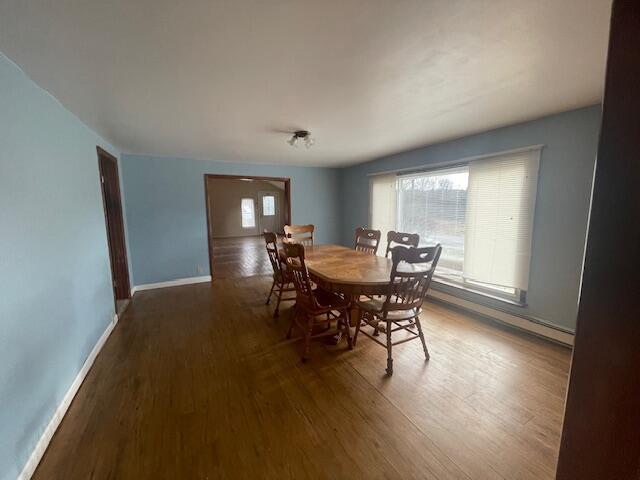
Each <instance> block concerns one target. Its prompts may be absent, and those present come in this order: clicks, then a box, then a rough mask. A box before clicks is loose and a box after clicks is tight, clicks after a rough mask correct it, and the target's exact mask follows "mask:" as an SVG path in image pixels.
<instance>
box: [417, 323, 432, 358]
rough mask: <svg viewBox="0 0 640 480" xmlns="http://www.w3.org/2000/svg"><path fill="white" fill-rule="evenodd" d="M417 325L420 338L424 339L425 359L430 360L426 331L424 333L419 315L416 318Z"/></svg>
mask: <svg viewBox="0 0 640 480" xmlns="http://www.w3.org/2000/svg"><path fill="white" fill-rule="evenodd" d="M415 322H416V326H417V327H418V335H420V340H421V341H422V349H423V350H424V358H425V360H429V357H430V355H429V349H428V348H427V342H425V340H424V333H422V325H421V324H420V319H419V318H418V317H416V318H415Z"/></svg>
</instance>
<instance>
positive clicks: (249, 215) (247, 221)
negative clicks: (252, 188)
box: [240, 198, 256, 228]
mask: <svg viewBox="0 0 640 480" xmlns="http://www.w3.org/2000/svg"><path fill="white" fill-rule="evenodd" d="M240 209H241V211H242V228H255V226H256V212H255V206H254V204H253V198H243V199H242V201H241V203H240Z"/></svg>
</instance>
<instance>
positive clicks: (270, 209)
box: [262, 195, 276, 217]
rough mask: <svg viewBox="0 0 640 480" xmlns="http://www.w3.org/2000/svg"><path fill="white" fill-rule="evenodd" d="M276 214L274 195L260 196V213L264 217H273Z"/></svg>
mask: <svg viewBox="0 0 640 480" xmlns="http://www.w3.org/2000/svg"><path fill="white" fill-rule="evenodd" d="M275 214H276V197H274V196H273V195H264V196H263V197H262V215H263V216H265V217H273V216H274V215H275Z"/></svg>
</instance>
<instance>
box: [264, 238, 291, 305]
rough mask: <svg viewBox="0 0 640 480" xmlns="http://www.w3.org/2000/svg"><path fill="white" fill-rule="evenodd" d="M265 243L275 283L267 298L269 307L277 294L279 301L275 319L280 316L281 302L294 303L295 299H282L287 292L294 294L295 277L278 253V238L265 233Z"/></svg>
mask: <svg viewBox="0 0 640 480" xmlns="http://www.w3.org/2000/svg"><path fill="white" fill-rule="evenodd" d="M264 242H265V245H266V247H267V255H268V256H269V262H271V267H272V268H273V283H272V284H271V290H270V291H269V296H268V297H267V305H269V302H270V301H271V296H272V295H273V294H274V293H276V294H277V296H278V301H277V303H276V310H275V311H274V312H273V316H274V318H275V317H277V316H278V315H279V314H280V302H288V301H294V300H295V297H290V298H282V294H283V293H285V292H294V291H295V287H294V286H293V277H292V276H291V274H290V273H289V271H288V270H287V266H286V263H283V262H282V259H281V257H280V255H279V252H278V237H277V236H276V234H275V233H273V232H264Z"/></svg>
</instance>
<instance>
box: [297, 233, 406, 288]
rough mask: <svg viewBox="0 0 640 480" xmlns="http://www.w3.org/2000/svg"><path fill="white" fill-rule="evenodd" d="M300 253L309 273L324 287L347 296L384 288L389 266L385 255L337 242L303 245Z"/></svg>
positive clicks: (387, 281)
mask: <svg viewBox="0 0 640 480" xmlns="http://www.w3.org/2000/svg"><path fill="white" fill-rule="evenodd" d="M304 256H305V263H306V264H307V269H308V270H309V276H310V277H311V279H312V280H313V281H314V282H315V283H316V284H317V285H318V286H319V287H321V288H323V289H324V290H327V291H329V292H335V293H341V294H344V295H345V296H351V297H358V296H360V295H382V294H384V293H386V291H387V286H388V285H389V280H390V278H391V268H392V266H393V263H392V262H391V260H390V259H388V258H385V257H379V256H377V255H371V254H370V253H364V252H359V251H356V250H354V249H352V248H347V247H343V246H340V245H314V246H312V247H306V248H305V252H304Z"/></svg>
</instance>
